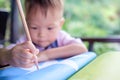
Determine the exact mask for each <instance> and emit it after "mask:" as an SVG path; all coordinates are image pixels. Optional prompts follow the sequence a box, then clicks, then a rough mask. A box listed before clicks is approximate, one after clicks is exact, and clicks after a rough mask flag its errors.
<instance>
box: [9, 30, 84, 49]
mask: <svg viewBox="0 0 120 80" xmlns="http://www.w3.org/2000/svg"><path fill="white" fill-rule="evenodd" d="M25 41H26V37H25V36H22V37H21V38H20V39H19V40H18V41H17V44H19V43H23V42H25ZM72 43H78V44H81V45H83V46H84V44H83V42H82V41H81V39H80V38H79V39H77V38H74V37H71V36H70V35H69V34H68V33H66V32H65V31H63V30H61V31H60V32H59V34H58V37H57V40H56V41H55V42H53V43H51V44H50V45H49V46H47V47H46V48H42V47H40V46H36V45H35V47H36V48H37V49H39V50H40V51H43V50H45V49H50V48H55V47H61V46H65V45H69V44H72ZM13 46H15V44H13V45H10V46H8V47H7V48H9V49H10V48H12V47H13Z"/></svg>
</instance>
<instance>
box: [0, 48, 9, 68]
mask: <svg viewBox="0 0 120 80" xmlns="http://www.w3.org/2000/svg"><path fill="white" fill-rule="evenodd" d="M9 53H10V50H7V49H5V48H1V49H0V66H5V65H8V61H9V57H8V55H9Z"/></svg>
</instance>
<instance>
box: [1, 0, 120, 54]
mask: <svg viewBox="0 0 120 80" xmlns="http://www.w3.org/2000/svg"><path fill="white" fill-rule="evenodd" d="M21 1H24V0H21ZM64 1H65V9H64V10H65V11H64V17H65V19H66V22H65V24H64V26H63V30H65V31H67V32H68V33H69V34H71V35H72V36H74V37H83V38H86V37H92V38H94V37H119V36H120V5H119V3H120V0H64ZM0 8H5V9H7V10H9V11H10V0H0ZM85 44H86V46H88V43H86V42H85ZM115 46H116V47H115ZM119 48H120V44H118V43H95V45H94V50H95V52H96V53H97V54H98V55H100V54H102V53H104V52H107V51H114V50H120V49H119Z"/></svg>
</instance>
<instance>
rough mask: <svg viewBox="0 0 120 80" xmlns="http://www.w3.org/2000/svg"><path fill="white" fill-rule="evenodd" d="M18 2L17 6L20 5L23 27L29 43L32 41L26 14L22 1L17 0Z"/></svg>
mask: <svg viewBox="0 0 120 80" xmlns="http://www.w3.org/2000/svg"><path fill="white" fill-rule="evenodd" d="M16 2H17V5H18V9H19V12H20V16H21V19H22V23H23V26H24V29H25V33H26V36H27V39H28V41H31V37H30V33H29V30H28V26H27V22H26V19H25V16H24V13H23V9H22V5H21V2H20V0H16Z"/></svg>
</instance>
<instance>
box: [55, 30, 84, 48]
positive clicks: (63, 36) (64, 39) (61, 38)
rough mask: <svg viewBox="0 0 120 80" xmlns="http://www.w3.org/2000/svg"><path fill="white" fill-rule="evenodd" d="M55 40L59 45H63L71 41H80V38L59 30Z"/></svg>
mask: <svg viewBox="0 0 120 80" xmlns="http://www.w3.org/2000/svg"><path fill="white" fill-rule="evenodd" d="M57 41H58V45H59V46H64V45H68V44H72V43H82V41H81V39H77V38H75V37H72V36H71V35H70V34H68V33H67V32H65V31H63V30H61V31H60V33H59V35H58V38H57Z"/></svg>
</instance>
